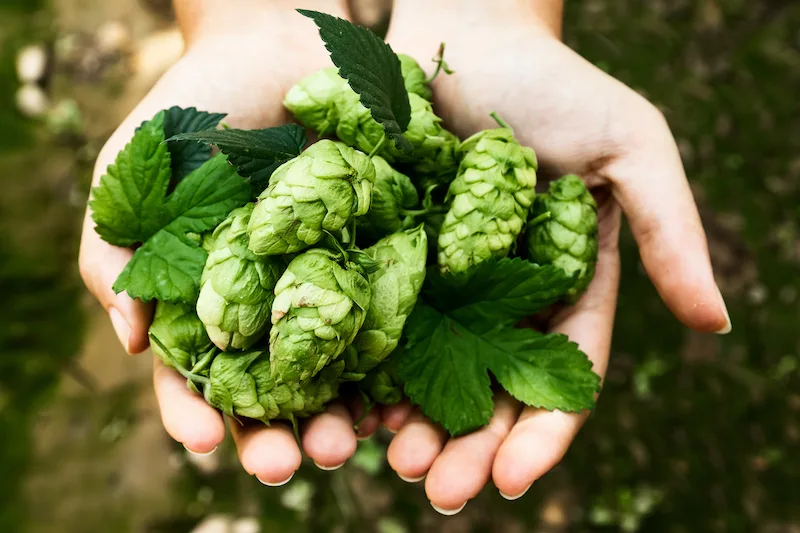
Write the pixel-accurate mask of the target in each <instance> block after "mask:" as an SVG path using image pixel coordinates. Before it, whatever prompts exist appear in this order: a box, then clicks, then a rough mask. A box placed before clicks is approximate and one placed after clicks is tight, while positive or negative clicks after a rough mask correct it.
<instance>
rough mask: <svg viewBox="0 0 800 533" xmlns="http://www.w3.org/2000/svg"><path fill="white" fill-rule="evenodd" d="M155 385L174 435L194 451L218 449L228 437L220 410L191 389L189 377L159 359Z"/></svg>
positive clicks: (164, 418) (164, 420)
mask: <svg viewBox="0 0 800 533" xmlns="http://www.w3.org/2000/svg"><path fill="white" fill-rule="evenodd" d="M153 385H154V387H155V391H156V399H157V400H158V405H159V408H160V409H161V421H162V423H163V424H164V429H166V430H167V433H169V435H170V437H172V438H173V439H175V440H176V441H178V442H180V443H182V444H183V445H184V446H185V447H186V448H187V449H188V450H189V451H191V452H194V453H198V454H205V453H211V452H212V451H214V450H215V449H216V447H217V446H219V444H220V443H221V442H222V439H224V438H225V424H224V423H223V421H222V416H220V414H219V412H217V410H216V409H214V408H213V407H211V406H210V405H208V404H207V403H206V402H205V400H204V399H203V397H202V396H200V395H199V394H196V393H194V392H192V391H190V390H189V389H188V388H187V387H186V379H185V378H184V377H182V376H181V375H180V374H178V372H176V371H175V370H173V369H171V368H168V367H166V366H164V363H162V362H161V360H159V359H158V358H156V359H155V361H154V363H153Z"/></svg>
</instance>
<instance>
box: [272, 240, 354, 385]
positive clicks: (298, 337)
mask: <svg viewBox="0 0 800 533" xmlns="http://www.w3.org/2000/svg"><path fill="white" fill-rule="evenodd" d="M369 302H370V287H369V283H368V282H367V280H366V277H365V276H364V274H363V271H362V270H361V268H360V267H359V266H358V265H356V264H354V263H351V262H349V261H344V260H342V259H341V258H340V257H339V255H337V254H335V253H333V252H330V251H328V250H324V249H321V248H314V249H311V250H308V251H306V252H305V253H303V254H301V255H299V256H297V257H296V258H294V259H293V260H292V262H291V263H289V266H288V267H287V269H286V272H284V274H283V276H281V279H280V280H279V281H278V284H277V285H276V286H275V302H274V303H273V305H272V331H271V332H270V354H271V355H270V357H271V359H270V361H271V363H272V374H273V376H274V377H275V378H276V379H277V380H278V381H279V382H286V383H292V382H299V383H306V382H308V380H309V379H311V378H312V377H313V376H315V375H316V374H317V373H319V372H320V370H322V369H323V368H324V367H325V365H327V364H328V363H330V362H331V361H333V360H334V359H336V358H337V357H339V355H341V353H342V352H343V351H344V349H345V347H346V346H347V345H348V344H350V343H351V342H353V339H354V338H355V336H356V333H357V332H358V329H359V328H360V327H361V325H362V324H363V323H364V317H365V315H366V310H367V308H368V307H369Z"/></svg>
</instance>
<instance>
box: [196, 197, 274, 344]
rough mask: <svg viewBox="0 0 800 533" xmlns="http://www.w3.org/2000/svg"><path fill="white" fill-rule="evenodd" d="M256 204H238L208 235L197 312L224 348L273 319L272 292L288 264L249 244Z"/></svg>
mask: <svg viewBox="0 0 800 533" xmlns="http://www.w3.org/2000/svg"><path fill="white" fill-rule="evenodd" d="M252 212H253V204H252V203H250V204H247V205H246V206H244V207H240V208H239V209H234V210H233V211H232V212H231V214H230V215H229V216H228V218H227V219H226V220H225V221H224V222H222V223H221V224H220V225H219V226H217V228H216V229H215V230H214V232H213V233H212V234H211V236H210V237H209V238H208V239H207V241H206V243H205V247H206V248H207V251H208V259H207V260H206V265H205V268H204V269H203V276H202V278H201V287H200V296H199V297H198V299H197V316H199V317H200V320H201V321H202V322H203V324H205V327H206V331H207V332H208V336H209V337H210V338H211V340H212V341H213V342H214V344H216V345H217V347H219V348H220V349H221V350H231V349H233V350H245V349H247V348H249V347H250V346H252V345H253V344H254V343H255V342H256V341H258V340H259V339H260V338H262V337H263V336H264V335H265V334H266V332H267V330H268V329H269V325H270V313H271V309H272V301H273V300H274V298H275V297H274V295H273V293H272V290H273V288H274V287H275V283H277V281H278V278H279V277H280V275H281V273H282V272H283V269H284V267H285V265H286V263H285V262H284V260H283V258H278V257H259V256H256V255H255V254H254V253H253V252H251V251H250V250H249V249H248V236H247V224H248V221H249V219H250V216H251V213H252Z"/></svg>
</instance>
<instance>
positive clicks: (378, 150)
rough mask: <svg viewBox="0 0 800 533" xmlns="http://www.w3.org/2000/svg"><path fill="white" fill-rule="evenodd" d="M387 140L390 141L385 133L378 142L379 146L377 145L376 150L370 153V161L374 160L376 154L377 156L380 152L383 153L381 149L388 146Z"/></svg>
mask: <svg viewBox="0 0 800 533" xmlns="http://www.w3.org/2000/svg"><path fill="white" fill-rule="evenodd" d="M387 140H388V138H387V137H386V133H384V134H383V136H382V137H381V140H380V141H378V144H376V145H375V148H373V149H372V151H371V152H370V153H369V158H370V159H372V157H373V156H374V155H375V154H377V153H378V152H380V151H381V149H382V148H383V147H384V146H385V145H386V141H387Z"/></svg>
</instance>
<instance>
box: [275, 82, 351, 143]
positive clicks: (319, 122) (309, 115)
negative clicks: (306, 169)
mask: <svg viewBox="0 0 800 533" xmlns="http://www.w3.org/2000/svg"><path fill="white" fill-rule="evenodd" d="M352 96H355V97H356V100H358V95H356V93H355V92H354V91H353V90H352V89H351V88H350V85H348V83H347V80H345V79H344V78H342V77H341V76H339V69H337V68H336V67H328V68H323V69H321V70H318V71H317V72H314V73H313V74H309V75H308V76H306V77H305V78H303V79H302V80H300V81H299V82H298V83H297V84H296V85H294V86H293V87H292V88H291V89H289V92H287V93H286V97H285V98H284V100H283V105H284V106H285V107H286V109H288V110H289V111H290V112H291V113H292V114H293V115H294V116H295V118H297V120H299V121H300V122H302V123H303V124H304V125H305V126H306V127H309V128H313V129H315V130H316V131H317V133H318V134H319V136H320V137H325V136H328V135H331V134H333V133H334V132H335V131H336V126H337V125H338V124H339V110H340V109H342V108H346V107H347V105H351V104H346V103H343V102H341V103H340V101H341V100H342V99H348V98H349V100H352Z"/></svg>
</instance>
